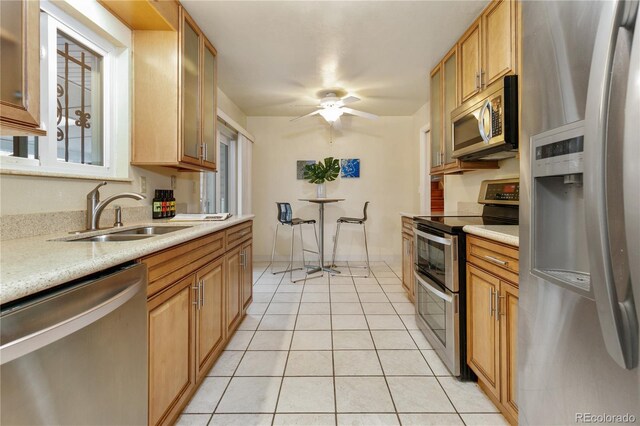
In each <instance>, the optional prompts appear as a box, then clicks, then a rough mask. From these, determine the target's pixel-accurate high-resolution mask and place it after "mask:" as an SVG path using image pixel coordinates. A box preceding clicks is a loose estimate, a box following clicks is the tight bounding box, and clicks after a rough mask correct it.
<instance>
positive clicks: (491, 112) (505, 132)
mask: <svg viewBox="0 0 640 426" xmlns="http://www.w3.org/2000/svg"><path fill="white" fill-rule="evenodd" d="M451 122H452V124H451V126H452V128H453V129H452V135H453V138H452V139H453V141H452V143H453V158H458V159H460V160H477V159H483V160H500V159H503V158H509V157H513V156H515V154H516V152H517V151H518V76H516V75H510V76H506V77H504V79H502V80H498V81H496V82H495V83H493V84H492V85H491V86H489V87H488V88H486V89H485V90H483V91H482V92H480V93H478V94H477V95H476V96H474V97H473V98H471V99H469V100H467V101H466V102H465V103H463V104H462V105H460V106H459V107H458V108H456V109H454V110H453V111H452V112H451Z"/></svg>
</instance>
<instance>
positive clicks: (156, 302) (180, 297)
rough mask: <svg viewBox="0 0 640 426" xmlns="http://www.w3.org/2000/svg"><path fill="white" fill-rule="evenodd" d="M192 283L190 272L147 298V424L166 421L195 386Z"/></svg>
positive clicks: (193, 282) (193, 280)
mask: <svg viewBox="0 0 640 426" xmlns="http://www.w3.org/2000/svg"><path fill="white" fill-rule="evenodd" d="M194 286H195V278H194V276H193V275H191V276H190V277H187V278H185V279H184V280H182V281H180V282H179V283H178V284H177V285H175V286H173V287H171V288H170V289H169V290H167V291H165V292H163V293H161V294H160V295H158V296H157V297H155V298H153V299H151V300H150V301H149V302H148V311H149V314H148V326H149V425H157V424H162V423H165V422H168V420H169V417H171V412H172V409H174V408H175V407H176V406H177V405H179V404H180V403H181V402H184V401H185V400H186V399H187V398H188V396H189V394H190V391H191V390H193V388H194V387H195V372H194V369H193V367H192V363H191V358H192V354H193V351H194V345H193V343H194V340H193V335H194V330H195V328H194V327H195V325H194V309H193V302H194V301H195V298H194V291H193V288H194Z"/></svg>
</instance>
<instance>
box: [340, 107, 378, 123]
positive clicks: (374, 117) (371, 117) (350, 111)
mask: <svg viewBox="0 0 640 426" xmlns="http://www.w3.org/2000/svg"><path fill="white" fill-rule="evenodd" d="M341 109H342V111H343V112H346V113H347V114H351V115H357V116H358V117H362V118H366V119H369V120H377V119H378V118H379V117H378V116H377V115H375V114H371V113H369V112H364V111H358V110H356V109H351V108H341Z"/></svg>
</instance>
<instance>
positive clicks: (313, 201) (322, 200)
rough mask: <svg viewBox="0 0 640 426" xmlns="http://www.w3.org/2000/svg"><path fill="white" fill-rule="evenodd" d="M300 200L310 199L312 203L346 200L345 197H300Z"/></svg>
mask: <svg viewBox="0 0 640 426" xmlns="http://www.w3.org/2000/svg"><path fill="white" fill-rule="evenodd" d="M298 200H300V201H308V202H310V203H321V204H325V203H337V202H338V201H344V200H345V199H344V198H298Z"/></svg>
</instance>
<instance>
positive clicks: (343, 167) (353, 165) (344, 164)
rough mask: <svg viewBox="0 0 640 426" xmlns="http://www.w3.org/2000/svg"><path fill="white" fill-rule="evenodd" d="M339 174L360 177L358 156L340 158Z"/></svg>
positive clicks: (345, 176)
mask: <svg viewBox="0 0 640 426" xmlns="http://www.w3.org/2000/svg"><path fill="white" fill-rule="evenodd" d="M340 171H341V173H340V176H341V177H343V178H359V177H360V159H359V158H343V159H342V160H340Z"/></svg>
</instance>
